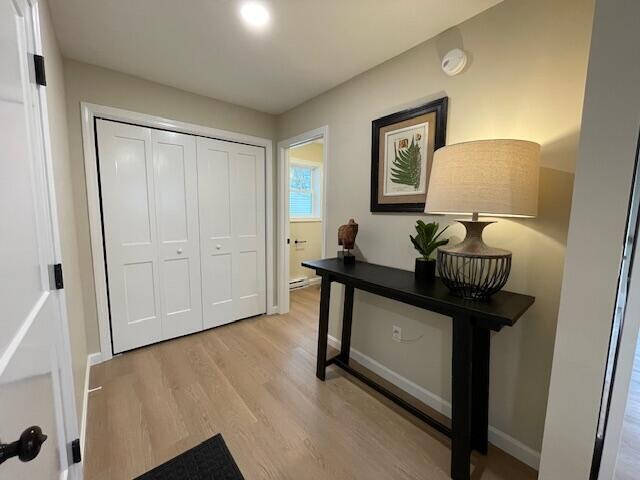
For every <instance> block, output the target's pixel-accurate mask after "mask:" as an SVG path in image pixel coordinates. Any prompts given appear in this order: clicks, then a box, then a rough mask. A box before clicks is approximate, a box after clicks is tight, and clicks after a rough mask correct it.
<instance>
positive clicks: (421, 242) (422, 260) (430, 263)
mask: <svg viewBox="0 0 640 480" xmlns="http://www.w3.org/2000/svg"><path fill="white" fill-rule="evenodd" d="M439 228H440V225H439V224H438V223H436V222H431V223H424V222H423V221H422V220H418V221H417V222H416V232H417V235H416V236H415V237H412V236H411V235H409V238H410V239H411V243H413V246H414V247H415V249H416V250H417V251H418V252H420V255H422V256H421V257H418V258H416V270H415V274H416V279H418V280H424V281H428V280H433V279H434V278H435V276H436V261H435V259H434V258H431V255H432V254H433V252H434V251H435V250H436V249H437V248H438V247H440V246H442V245H446V244H447V243H449V239H445V240H438V238H439V237H440V235H442V234H443V233H444V232H445V230H446V229H447V228H449V225H447V226H446V227H444V228H443V229H442V230H440V231H438V229H439Z"/></svg>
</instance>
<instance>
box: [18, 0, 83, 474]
mask: <svg viewBox="0 0 640 480" xmlns="http://www.w3.org/2000/svg"><path fill="white" fill-rule="evenodd" d="M29 4H30V6H31V19H32V22H33V36H34V47H35V48H34V50H35V52H34V53H37V54H40V55H44V51H43V46H42V31H41V28H40V5H39V4H38V0H30V1H29ZM36 90H37V95H38V103H39V110H40V120H41V121H42V125H41V127H42V131H41V134H42V146H43V149H44V164H45V174H46V183H47V190H48V191H47V194H48V199H47V200H48V205H49V214H50V216H51V241H52V244H53V256H54V262H55V263H61V264H63V265H64V262H63V258H62V245H61V242H60V225H59V223H58V222H59V220H58V218H59V216H58V203H57V199H56V191H55V179H54V169H53V147H52V145H51V128H50V125H49V106H48V101H47V88H46V87H44V88H43V87H38V88H37V89H36ZM51 293H52V297H53V298H54V299H55V302H56V304H57V307H58V314H59V316H60V322H61V325H60V328H61V329H62V332H61V335H60V337H61V339H62V351H61V352H60V357H61V358H60V360H61V365H60V382H61V385H60V391H61V397H62V408H63V410H64V425H65V428H66V432H65V437H66V440H67V441H69V440H70V439H74V438H76V437H77V435H78V431H79V426H78V420H77V413H76V412H77V409H76V395H75V393H76V392H75V383H74V380H73V367H72V365H73V359H72V354H71V339H70V330H71V329H70V327H69V314H68V310H67V301H66V293H65V290H64V289H61V290H58V291H54V292H51ZM62 475H63V477H64V478H65V479H66V478H70V479H81V478H82V470H81V469H80V468H77V467H76V466H74V465H69V466H68V467H67V469H66V470H64V471H63V473H62Z"/></svg>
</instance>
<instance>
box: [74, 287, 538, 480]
mask: <svg viewBox="0 0 640 480" xmlns="http://www.w3.org/2000/svg"><path fill="white" fill-rule="evenodd" d="M318 299H319V293H318V289H317V288H315V287H312V288H308V289H304V290H299V291H295V292H292V295H291V311H290V313H289V314H287V315H277V316H270V317H266V316H265V317H257V318H253V319H248V320H243V321H240V322H237V323H234V324H231V325H227V326H224V327H220V328H217V329H213V330H209V331H206V332H202V333H198V334H194V335H191V336H188V337H184V338H180V339H176V340H172V341H168V342H165V343H161V344H158V345H153V346H151V347H146V348H142V349H139V350H136V351H132V352H129V353H126V354H124V355H121V356H119V357H116V358H114V359H113V360H111V361H109V362H106V363H103V364H100V365H97V366H95V367H93V368H92V371H91V380H90V387H91V388H96V387H102V388H101V389H100V390H97V391H95V392H92V393H91V394H90V396H89V411H88V429H87V444H86V452H85V476H86V478H87V479H88V480H104V479H114V480H115V479H126V480H130V479H132V478H134V477H136V476H137V475H140V474H142V473H144V472H145V471H147V470H149V469H151V468H153V467H155V466H157V465H159V464H161V463H163V462H165V461H167V460H169V459H170V458H172V457H174V456H175V455H177V454H179V453H181V452H183V451H184V450H187V449H189V448H191V447H193V446H195V445H197V444H198V443H200V442H202V441H204V440H206V439H207V438H209V437H211V436H213V435H214V434H216V433H219V432H220V433H222V435H223V437H224V439H225V441H226V443H227V445H228V447H229V449H230V450H231V452H232V454H233V456H234V458H235V459H236V462H237V463H238V466H239V467H240V469H241V470H242V472H243V474H244V476H245V478H246V479H247V480H253V479H282V480H285V479H286V480H300V479H305V480H306V479H310V480H312V479H323V480H333V479H335V480H349V479H363V480H364V479H366V480H375V479H445V478H449V475H448V472H449V458H450V451H449V440H448V439H447V438H446V437H444V436H442V435H440V434H439V433H437V432H435V431H434V430H432V429H431V428H429V427H428V426H426V425H424V424H422V423H421V422H420V421H418V420H416V419H415V418H413V417H412V416H410V415H409V414H406V413H405V412H404V411H402V410H400V409H399V408H397V407H396V406H395V405H393V404H391V403H390V402H388V401H387V400H386V399H384V398H382V397H380V396H379V395H377V394H376V393H375V392H373V391H372V390H370V389H369V388H367V387H365V386H363V385H362V384H360V383H359V382H357V381H356V380H353V379H352V378H350V377H349V376H348V374H346V373H344V372H342V371H341V370H339V369H337V368H336V367H330V368H329V370H328V372H327V381H326V382H325V383H323V382H320V381H319V380H317V379H316V377H315V350H316V332H317V315H318ZM425 368H428V365H427V364H426V363H425ZM425 408H426V407H425ZM534 478H536V472H535V471H534V470H532V469H530V468H529V467H527V466H526V465H524V464H522V463H520V462H519V461H517V460H515V459H513V458H512V457H510V456H509V455H506V454H505V453H503V452H502V451H500V450H498V449H496V448H493V447H490V452H489V455H488V456H487V457H483V456H481V455H477V454H475V453H474V456H473V467H472V479H473V480H479V479H482V480H487V479H508V480H519V479H534Z"/></svg>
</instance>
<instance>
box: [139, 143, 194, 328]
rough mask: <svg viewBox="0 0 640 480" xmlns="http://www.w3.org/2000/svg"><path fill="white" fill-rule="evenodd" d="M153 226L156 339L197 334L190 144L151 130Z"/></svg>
mask: <svg viewBox="0 0 640 480" xmlns="http://www.w3.org/2000/svg"><path fill="white" fill-rule="evenodd" d="M151 142H152V145H153V171H154V174H155V186H156V188H155V191H156V218H157V222H158V242H159V252H158V253H159V260H160V263H159V271H160V297H161V299H162V336H163V338H173V337H178V336H181V335H187V334H189V333H193V332H198V331H200V330H202V298H201V294H200V237H199V231H198V171H197V166H196V139H195V137H193V136H191V135H184V134H182V133H174V132H166V131H161V130H152V131H151Z"/></svg>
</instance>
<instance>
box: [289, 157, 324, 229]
mask: <svg viewBox="0 0 640 480" xmlns="http://www.w3.org/2000/svg"><path fill="white" fill-rule="evenodd" d="M321 178H322V169H321V167H320V166H319V165H307V164H297V163H291V166H290V167H289V217H290V218H291V219H292V220H296V219H297V220H320V217H321V216H322V213H321V211H320V205H321V203H322V200H321V198H322V192H321V184H322V182H321Z"/></svg>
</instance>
